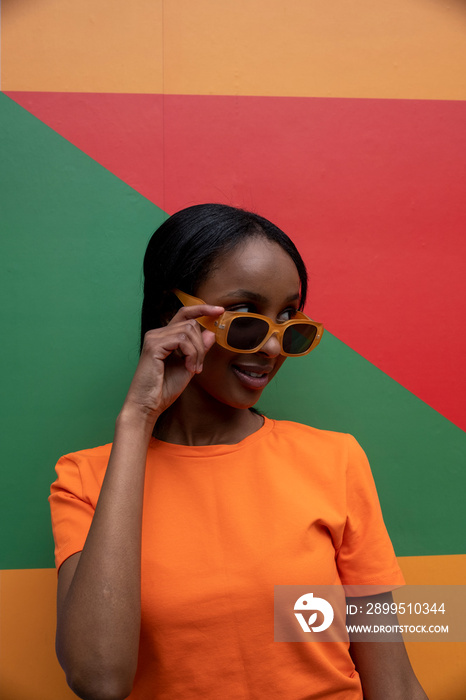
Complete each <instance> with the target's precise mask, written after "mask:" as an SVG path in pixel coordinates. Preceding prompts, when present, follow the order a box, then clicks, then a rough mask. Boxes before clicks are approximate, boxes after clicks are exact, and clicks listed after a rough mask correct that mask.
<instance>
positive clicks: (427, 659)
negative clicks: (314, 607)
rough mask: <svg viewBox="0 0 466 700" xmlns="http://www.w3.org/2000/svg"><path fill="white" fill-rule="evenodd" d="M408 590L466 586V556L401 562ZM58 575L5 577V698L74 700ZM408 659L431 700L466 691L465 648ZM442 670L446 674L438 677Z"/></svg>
mask: <svg viewBox="0 0 466 700" xmlns="http://www.w3.org/2000/svg"><path fill="white" fill-rule="evenodd" d="M398 561H399V563H400V566H401V568H402V570H403V573H404V575H405V578H406V581H407V583H408V584H412V585H415V584H416V585H417V584H425V585H427V584H430V585H447V584H464V583H465V581H466V555H458V556H432V557H400V558H399V560H398ZM55 595H56V572H55V570H54V569H20V570H4V571H0V614H1V620H2V624H1V626H0V688H1V689H2V697H5V698H6V699H9V698H28V700H72V699H73V698H75V697H76V696H75V695H74V694H73V693H72V692H71V691H70V690H69V689H68V687H67V685H66V682H65V678H64V674H63V672H62V670H61V669H60V667H59V665H58V662H57V660H56V658H55V650H54V636H55V622H56V617H55ZM406 646H407V649H408V653H409V656H410V659H411V662H412V664H413V667H414V670H415V671H416V674H417V676H418V678H419V680H420V681H421V683H422V684H423V686H424V688H425V690H426V692H427V695H428V697H429V700H456V698H458V699H459V698H460V697H461V692H463V691H464V688H465V687H466V682H465V681H466V671H465V668H464V648H465V644H455V643H424V644H423V643H411V644H407V645H406ZM439 669H441V673H439Z"/></svg>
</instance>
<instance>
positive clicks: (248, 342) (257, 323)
mask: <svg viewBox="0 0 466 700" xmlns="http://www.w3.org/2000/svg"><path fill="white" fill-rule="evenodd" d="M268 330H269V324H268V323H267V322H266V321H263V320H262V319H260V318H247V317H241V318H235V319H233V321H232V322H231V324H230V328H229V330H228V335H227V342H228V345H230V346H231V347H232V348H237V349H238V350H252V349H253V348H257V346H258V345H260V344H261V342H262V341H263V340H264V338H265V336H266V335H267V332H268Z"/></svg>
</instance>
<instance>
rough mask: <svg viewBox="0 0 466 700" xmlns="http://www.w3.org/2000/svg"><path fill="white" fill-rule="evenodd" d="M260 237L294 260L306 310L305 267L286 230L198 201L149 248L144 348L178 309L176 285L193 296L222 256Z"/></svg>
mask: <svg viewBox="0 0 466 700" xmlns="http://www.w3.org/2000/svg"><path fill="white" fill-rule="evenodd" d="M257 236H263V237H264V238H267V239H268V240H270V241H273V242H274V243H278V245H280V246H281V247H282V248H283V250H285V251H286V252H287V253H288V255H289V256H290V258H291V259H292V260H293V262H294V264H295V265H296V268H297V270H298V274H299V278H300V280H301V290H300V304H299V308H300V309H302V308H303V307H304V303H305V301H306V293H307V272H306V266H305V264H304V261H303V259H302V257H301V256H300V254H299V253H298V250H297V248H296V246H295V245H294V243H293V241H292V240H291V239H290V238H289V237H288V236H287V235H286V233H284V232H283V231H282V230H281V229H279V228H278V227H277V226H275V224H272V223H271V222H270V221H268V220H267V219H264V218H263V217H262V216H259V215H258V214H253V213H252V212H249V211H245V210H244V209H237V208H236V207H230V206H227V205H226V204H197V205H195V206H192V207H187V208H186V209H182V210H181V211H179V212H177V213H176V214H173V216H170V217H169V218H168V219H166V221H164V223H163V224H162V225H161V226H160V227H159V228H158V229H157V230H156V232H155V233H154V235H153V236H152V238H151V239H150V241H149V244H148V246H147V250H146V254H145V256H144V299H143V302H142V314H141V348H142V344H143V342H144V335H145V333H146V332H147V331H148V330H150V329H151V328H160V327H161V326H164V325H166V323H167V322H168V320H169V318H170V317H171V315H173V314H174V313H175V311H176V309H177V308H179V302H177V300H176V297H175V296H174V294H172V293H171V290H172V289H175V288H178V289H182V290H183V291H184V292H186V293H187V294H193V295H195V294H196V290H197V288H198V287H199V285H200V284H201V283H202V282H203V281H204V280H205V279H206V278H207V277H208V275H209V272H210V270H211V269H212V266H213V265H214V263H215V260H216V259H217V258H218V257H219V256H220V255H222V254H224V253H226V252H228V251H230V250H232V249H233V248H234V247H235V246H237V245H239V244H240V243H243V242H244V241H245V240H246V239H248V238H252V237H257Z"/></svg>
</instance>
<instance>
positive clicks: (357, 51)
mask: <svg viewBox="0 0 466 700" xmlns="http://www.w3.org/2000/svg"><path fill="white" fill-rule="evenodd" d="M465 20H466V8H465V6H464V4H463V3H461V2H455V1H453V2H448V3H447V2H441V1H440V0H439V1H437V2H436V1H435V0H392V1H391V2H386V0H358V2H350V0H340V1H339V2H338V1H337V2H333V3H329V2H328V1H327V0H313V1H312V2H309V0H287V1H286V2H285V0H234V1H233V0H230V1H229V2H228V1H227V0H224V1H223V2H219V1H218V0H196V2H193V0H164V2H162V0H137V1H136V2H131V3H129V2H127V0H81V2H79V3H76V2H73V0H41V2H37V3H24V2H14V1H13V0H5V1H4V2H3V3H2V80H3V83H2V89H3V90H38V91H47V90H50V91H64V92H76V91H84V92H86V91H88V92H135V93H139V92H147V93H154V92H156V93H158V92H162V91H165V92H166V93H181V94H201V95H202V94H238V95H279V96H280V95H283V96H292V95H296V96H324V97H325V96H332V97H380V98H406V99H413V98H426V99H450V100H457V99H460V100H461V99H466V80H465V79H464V76H465V75H466V48H465V46H466V44H465V39H464V36H465Z"/></svg>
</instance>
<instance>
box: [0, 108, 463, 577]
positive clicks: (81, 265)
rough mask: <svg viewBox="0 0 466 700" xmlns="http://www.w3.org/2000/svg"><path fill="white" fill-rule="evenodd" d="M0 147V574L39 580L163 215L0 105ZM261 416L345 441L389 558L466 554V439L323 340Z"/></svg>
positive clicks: (114, 376)
mask: <svg viewBox="0 0 466 700" xmlns="http://www.w3.org/2000/svg"><path fill="white" fill-rule="evenodd" d="M0 142H1V154H2V161H3V162H2V165H3V167H2V168H1V175H0V177H1V178H2V180H1V183H0V187H1V200H0V221H1V229H2V236H1V247H2V250H1V255H2V257H1V259H2V263H3V267H4V271H3V274H2V277H1V285H2V314H3V318H2V331H3V332H2V343H1V345H0V353H1V361H2V367H3V370H4V375H5V381H4V388H3V396H4V401H3V402H2V428H3V436H4V437H3V440H2V446H1V471H0V480H1V481H0V532H1V533H2V535H1V537H2V543H1V556H0V569H2V568H3V569H8V568H41V567H49V566H53V544H52V537H51V529H50V524H49V510H48V503H47V496H48V492H49V486H50V483H51V481H53V479H54V471H53V467H54V464H55V462H56V461H57V459H58V458H59V457H60V455H61V454H64V453H66V452H70V451H73V450H76V449H80V448H83V447H87V446H92V445H97V444H102V443H105V442H108V441H110V440H111V439H112V433H113V425H114V420H115V417H116V415H117V413H118V410H119V407H120V405H121V403H122V400H123V398H124V396H125V393H126V390H127V387H128V384H129V381H130V378H131V374H132V371H133V369H134V367H135V364H136V362H137V356H138V325H139V308H140V299H141V267H142V257H143V253H144V249H145V246H146V243H147V241H148V239H149V237H150V235H151V233H152V232H153V230H154V229H155V228H156V227H157V226H158V225H159V224H160V223H161V221H162V220H163V219H164V218H165V216H166V215H165V214H164V212H163V211H162V210H160V209H159V208H157V207H156V206H154V205H153V204H151V203H150V202H149V201H147V200H146V199H144V197H142V196H141V195H139V194H138V193H137V192H135V191H134V190H132V189H131V188H130V187H128V186H127V185H125V184H124V183H122V182H121V181H120V180H119V179H118V178H116V177H115V176H113V175H112V174H110V173H109V172H108V171H106V170H105V169H104V168H102V167H101V166H99V165H98V164H97V163H95V162H94V161H93V160H92V159H91V158H89V157H88V156H86V155H84V154H83V153H82V152H81V151H79V150H78V149H77V148H75V147H74V146H72V145H71V144H70V143H69V142H67V141H66V140H64V139H63V138H61V137H60V136H58V135H57V134H56V133H55V132H54V131H52V130H51V129H49V128H48V127H46V126H45V125H44V124H42V123H41V122H40V121H38V120H37V119H35V118H34V117H32V116H31V115H30V114H28V113H27V112H26V111H24V110H23V109H22V108H20V107H19V106H18V105H16V104H15V103H13V102H12V101H11V100H9V99H8V98H7V97H5V96H4V95H0ZM260 406H261V407H262V408H263V409H264V410H265V411H266V413H267V414H268V415H270V416H274V417H277V418H289V419H291V420H298V421H301V422H305V423H310V424H312V425H316V426H317V427H323V428H329V429H335V430H342V431H347V432H352V433H353V434H355V435H356V437H357V438H358V439H359V441H360V442H361V444H362V445H363V447H364V448H365V449H366V452H367V453H368V456H369V458H370V461H371V464H372V467H373V471H374V475H375V478H376V482H377V486H378V489H379V494H380V498H381V501H382V505H383V509H384V513H385V519H386V522H387V525H388V527H389V530H390V533H391V535H392V539H393V542H394V544H395V548H396V551H397V554H399V555H422V554H449V553H461V552H463V551H464V543H463V541H462V540H463V538H462V537H461V533H462V506H461V504H460V492H461V488H462V483H461V481H460V480H463V483H464V473H463V462H462V461H461V453H463V455H464V447H465V443H464V440H465V436H464V434H463V433H462V431H460V430H459V429H458V428H456V427H455V426H454V425H452V424H451V423H449V422H448V421H447V420H446V419H444V418H442V417H441V416H440V415H439V414H437V413H436V412H435V411H433V410H432V409H430V408H429V407H428V406H426V405H425V404H423V403H422V402H421V401H419V400H418V399H416V398H415V397H414V396H412V395H411V394H410V393H409V392H407V391H406V390H404V389H403V388H402V387H400V386H399V385H397V384H396V383H395V382H393V380H391V379H390V378H389V377H387V376H386V375H384V374H383V373H382V372H380V371H379V370H377V369H376V368H375V367H373V366H372V365H371V364H370V363H369V362H367V361H365V360H364V359H362V358H361V357H360V356H359V355H357V354H356V353H354V352H353V351H352V350H351V349H350V348H348V347H346V346H345V345H343V344H342V343H340V342H339V341H338V340H336V339H335V338H334V337H332V336H331V335H330V334H329V333H326V334H325V336H324V339H323V341H322V343H321V345H320V346H319V348H318V349H317V350H316V351H315V353H312V354H311V355H310V356H309V357H307V358H301V359H296V360H287V362H286V363H285V365H284V367H283V369H282V370H281V373H280V374H279V375H278V377H277V378H276V379H275V384H274V385H272V386H271V387H269V389H268V391H267V393H266V394H265V395H264V398H263V400H262V401H261V404H260ZM463 459H464V457H463Z"/></svg>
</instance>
